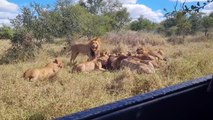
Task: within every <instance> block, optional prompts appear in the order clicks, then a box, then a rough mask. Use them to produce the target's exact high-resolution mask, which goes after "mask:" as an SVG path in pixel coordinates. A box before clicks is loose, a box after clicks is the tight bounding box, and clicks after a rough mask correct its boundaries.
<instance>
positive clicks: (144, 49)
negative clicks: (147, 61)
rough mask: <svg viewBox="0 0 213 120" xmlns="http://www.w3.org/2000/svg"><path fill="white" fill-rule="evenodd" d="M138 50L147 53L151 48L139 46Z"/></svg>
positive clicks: (138, 52)
mask: <svg viewBox="0 0 213 120" xmlns="http://www.w3.org/2000/svg"><path fill="white" fill-rule="evenodd" d="M136 52H137V54H146V53H148V52H149V50H148V49H147V48H145V47H139V48H137V50H136Z"/></svg>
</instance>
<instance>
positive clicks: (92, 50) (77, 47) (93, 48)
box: [64, 37, 100, 63]
mask: <svg viewBox="0 0 213 120" xmlns="http://www.w3.org/2000/svg"><path fill="white" fill-rule="evenodd" d="M64 49H67V48H66V47H64ZM99 50H100V38H97V37H94V38H93V39H92V40H91V41H90V42H89V43H87V44H83V43H80V44H74V45H70V46H68V49H67V51H71V58H70V63H73V62H74V61H75V59H76V57H77V56H78V54H79V53H82V54H85V55H87V56H88V57H89V59H88V61H90V60H93V59H95V58H96V57H97V56H98V54H99Z"/></svg>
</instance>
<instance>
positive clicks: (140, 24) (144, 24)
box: [130, 16, 155, 31]
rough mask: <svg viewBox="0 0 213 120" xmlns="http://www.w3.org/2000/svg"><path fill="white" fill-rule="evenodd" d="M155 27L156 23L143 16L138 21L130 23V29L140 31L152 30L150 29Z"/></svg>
mask: <svg viewBox="0 0 213 120" xmlns="http://www.w3.org/2000/svg"><path fill="white" fill-rule="evenodd" d="M154 28H155V24H154V23H152V22H151V21H149V20H148V19H146V18H143V16H141V17H140V18H138V19H137V20H136V21H133V22H132V23H131V24H130V29H131V30H134V31H140V30H145V31H150V30H153V29H154Z"/></svg>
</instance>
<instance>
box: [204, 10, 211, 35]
mask: <svg viewBox="0 0 213 120" xmlns="http://www.w3.org/2000/svg"><path fill="white" fill-rule="evenodd" d="M212 14H213V13H212ZM212 14H210V15H209V16H204V17H203V19H202V25H203V27H204V33H205V36H208V32H209V29H210V28H212V27H213V15H212Z"/></svg>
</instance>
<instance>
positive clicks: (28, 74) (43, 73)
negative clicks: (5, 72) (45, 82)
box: [23, 59, 64, 80]
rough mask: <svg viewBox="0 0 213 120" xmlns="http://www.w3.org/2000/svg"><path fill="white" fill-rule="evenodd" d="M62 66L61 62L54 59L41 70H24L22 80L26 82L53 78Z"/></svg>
mask: <svg viewBox="0 0 213 120" xmlns="http://www.w3.org/2000/svg"><path fill="white" fill-rule="evenodd" d="M63 66H64V64H63V62H62V61H61V60H58V59H55V60H54V61H52V62H51V63H48V64H46V65H45V66H44V67H43V68H30V69H28V70H26V71H25V72H24V74H23V78H24V79H28V80H37V79H40V80H41V79H49V78H52V77H54V76H55V75H56V74H57V73H58V72H59V70H60V69H61V68H63Z"/></svg>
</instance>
